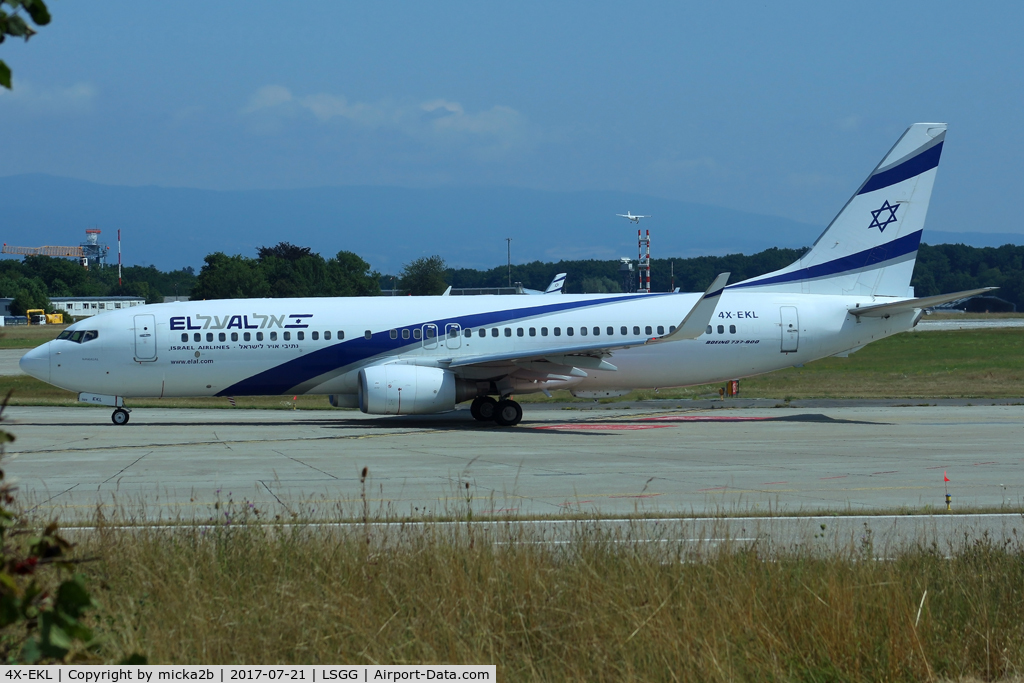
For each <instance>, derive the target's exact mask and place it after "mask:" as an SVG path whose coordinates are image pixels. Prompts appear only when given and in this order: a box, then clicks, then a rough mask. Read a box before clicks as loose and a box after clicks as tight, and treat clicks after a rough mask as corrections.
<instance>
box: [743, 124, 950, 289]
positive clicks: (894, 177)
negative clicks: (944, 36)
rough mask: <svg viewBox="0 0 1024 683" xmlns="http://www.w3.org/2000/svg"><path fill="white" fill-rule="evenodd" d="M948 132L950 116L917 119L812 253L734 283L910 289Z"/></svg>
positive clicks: (764, 286) (769, 286)
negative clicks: (946, 120) (938, 120)
mask: <svg viewBox="0 0 1024 683" xmlns="http://www.w3.org/2000/svg"><path fill="white" fill-rule="evenodd" d="M945 137H946V124H944V123H915V124H914V125H912V126H911V127H910V128H908V129H907V131H906V132H905V133H903V136H902V137H901V138H900V139H899V140H898V141H897V142H896V144H895V145H894V146H893V148H892V149H891V150H889V153H888V154H886V155H885V157H884V158H883V159H882V161H881V163H879V164H878V166H877V167H875V170H874V171H872V172H871V175H869V176H868V179H867V180H865V181H864V184H863V185H861V186H860V189H858V190H857V192H856V193H855V194H854V195H853V197H851V198H850V201H848V202H846V206H844V207H843V210H842V211H840V212H839V215H838V216H836V217H835V219H833V221H832V222H831V223H830V224H829V226H828V227H827V228H826V229H825V232H823V233H822V234H821V236H820V237H819V238H818V239H817V241H816V242H815V243H814V246H812V247H811V248H810V250H808V252H807V253H806V254H804V255H803V256H801V257H800V259H799V260H797V261H796V262H794V263H792V264H790V265H788V266H786V267H785V268H783V269H782V270H777V271H775V272H773V273H767V274H765V275H761V276H758V277H755V278H751V279H749V280H745V281H743V282H739V283H737V284H735V285H732V286H731V289H747V288H750V289H754V288H756V289H757V290H758V291H773V292H797V293H804V294H862V295H878V296H908V291H909V289H910V278H911V276H912V275H913V274H914V262H915V261H916V259H917V248H918V245H919V244H920V243H921V232H922V230H923V229H924V219H925V215H926V214H927V213H928V202H929V201H930V200H931V196H932V186H933V184H934V183H935V173H936V170H937V168H938V165H939V156H940V155H941V154H942V143H943V140H944V139H945Z"/></svg>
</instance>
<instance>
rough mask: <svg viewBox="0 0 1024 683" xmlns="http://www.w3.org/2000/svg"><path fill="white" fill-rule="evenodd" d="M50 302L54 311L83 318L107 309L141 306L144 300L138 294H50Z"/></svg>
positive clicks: (104, 311)
mask: <svg viewBox="0 0 1024 683" xmlns="http://www.w3.org/2000/svg"><path fill="white" fill-rule="evenodd" d="M50 303H52V304H53V309H54V310H55V311H62V312H64V313H67V314H68V315H69V316H74V317H76V318H85V317H88V316H93V315H96V314H98V313H106V312H107V311H115V310H119V309H122V308H132V307H133V306H142V305H143V304H145V303H146V300H145V299H144V298H142V297H140V296H51V297H50Z"/></svg>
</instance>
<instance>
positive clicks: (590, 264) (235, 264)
mask: <svg viewBox="0 0 1024 683" xmlns="http://www.w3.org/2000/svg"><path fill="white" fill-rule="evenodd" d="M801 253H802V250H799V249H778V248H772V249H766V250H764V251H762V252H759V253H756V254H751V255H744V254H729V255H726V256H698V257H695V258H679V259H653V260H652V262H651V288H652V289H653V290H654V291H658V292H667V291H670V290H671V289H672V288H673V287H679V288H680V289H681V290H682V291H701V290H703V289H704V288H705V287H707V285H708V283H710V282H711V281H712V280H713V279H714V277H715V275H717V274H718V273H721V272H725V271H728V272H731V273H732V278H731V281H732V282H739V281H741V280H745V279H747V278H750V277H754V276H756V275H761V274H763V273H767V272H770V271H772V270H777V269H779V268H782V267H784V266H786V265H788V264H789V263H792V262H793V261H795V260H796V259H797V258H799V256H800V254H801ZM619 268H620V262H619V261H601V260H574V261H558V262H557V263H550V262H542V261H534V262H531V263H523V264H516V265H513V266H512V269H511V279H512V281H513V282H520V283H522V284H523V286H524V287H528V288H530V289H540V290H543V289H544V288H546V287H547V285H548V283H549V282H550V281H551V279H552V278H553V277H554V275H555V274H556V273H568V274H569V276H568V279H567V280H566V291H567V292H569V293H601V292H620V291H623V290H624V288H625V287H626V286H629V285H630V284H631V283H626V282H624V281H623V277H622V273H621V271H620V270H619ZM636 277H637V275H636V272H635V271H634V272H633V275H632V282H635V280H636ZM508 280H509V273H508V269H507V268H506V266H504V265H502V266H497V267H495V268H491V269H486V270H478V269H474V268H450V267H448V266H447V264H446V263H445V261H444V259H443V258H442V257H441V256H428V257H424V258H420V259H416V260H414V261H411V262H409V263H407V264H405V266H404V267H403V269H402V270H401V271H400V272H399V273H396V274H381V273H379V272H378V271H375V270H373V269H372V268H371V266H370V264H369V263H367V262H366V261H364V260H363V259H362V258H360V257H359V256H358V255H356V254H354V253H352V252H350V251H339V252H338V253H337V254H335V255H334V256H333V257H330V258H324V257H323V256H321V255H320V254H317V253H315V252H313V251H312V249H310V248H309V247H301V246H296V245H293V244H290V243H288V242H281V243H280V244H277V245H274V246H271V247H260V248H259V249H257V251H256V256H255V257H248V256H243V255H238V254H236V255H232V256H229V255H227V254H224V253H221V252H217V253H214V254H210V255H208V256H206V258H205V259H204V263H203V267H202V269H201V270H200V271H199V273H195V272H194V271H193V270H192V268H182V269H178V270H174V271H169V272H162V271H159V270H157V269H156V268H154V267H153V266H131V267H128V268H125V269H124V275H123V284H122V285H121V286H118V284H117V269H116V268H113V267H107V268H103V269H92V270H86V269H85V268H82V267H81V266H80V265H78V263H77V262H76V261H71V260H68V259H60V258H50V257H46V256H27V257H25V258H24V260H22V261H17V260H13V259H10V260H0V296H3V297H13V298H14V302H13V303H12V307H11V310H12V313H14V314H16V315H19V314H24V311H25V310H26V309H29V308H43V309H47V310H51V309H50V306H49V297H51V296H110V295H132V296H140V297H143V298H145V299H146V301H147V302H149V303H159V302H161V301H163V297H164V296H170V295H178V296H189V297H190V298H191V299H193V300H197V299H233V298H248V297H308V296H376V295H379V294H381V293H382V290H392V289H395V290H398V291H397V292H390V291H389V292H388V293H401V294H412V295H431V294H441V293H442V292H444V290H445V288H447V287H448V286H449V285H451V286H454V287H503V286H507V285H508ZM911 284H912V285H913V286H914V288H915V293H916V294H917V296H931V295H934V294H943V293H947V292H955V291H960V290H965V289H973V288H977V287H999V288H1000V289H999V291H998V292H996V295H997V296H999V297H1001V298H1003V299H1005V300H1007V301H1010V302H1012V303H1014V304H1016V305H1017V307H1018V308H1020V309H1021V310H1024V308H1022V305H1024V246H1015V245H1004V246H1002V247H998V248H993V247H985V248H977V247H969V246H965V245H963V244H939V245H926V244H923V245H921V248H920V251H919V252H918V258H917V266H916V268H915V269H914V277H913V280H912V281H911ZM634 286H635V285H634Z"/></svg>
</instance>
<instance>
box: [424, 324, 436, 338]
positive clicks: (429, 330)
mask: <svg viewBox="0 0 1024 683" xmlns="http://www.w3.org/2000/svg"><path fill="white" fill-rule="evenodd" d="M423 333H424V334H425V335H427V339H433V338H434V337H436V336H437V328H435V327H427V329H426V330H425V331H424V332H423Z"/></svg>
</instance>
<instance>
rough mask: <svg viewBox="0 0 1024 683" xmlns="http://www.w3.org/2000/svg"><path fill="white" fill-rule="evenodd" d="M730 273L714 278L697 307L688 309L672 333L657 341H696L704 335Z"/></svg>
mask: <svg viewBox="0 0 1024 683" xmlns="http://www.w3.org/2000/svg"><path fill="white" fill-rule="evenodd" d="M730 274H731V273H722V274H720V275H719V276H718V277H716V278H715V281H714V282H712V283H711V286H710V287H708V288H707V291H706V292H704V296H702V297H701V298H700V301H698V302H697V305H696V306H694V307H693V308H692V309H690V312H689V313H687V314H686V317H685V318H683V322H681V323H679V327H677V328H676V329H675V330H674V331H673V332H671V333H669V334H667V335H665V336H664V337H658V339H657V341H659V342H665V341H678V340H680V339H696V338H697V337H699V336H700V335H702V334H704V331H705V330H706V329H707V327H708V323H709V322H711V318H712V316H714V315H715V308H717V307H718V300H719V299H720V298H721V297H722V292H723V291H725V286H726V285H727V284H728V283H729V275H730Z"/></svg>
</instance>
